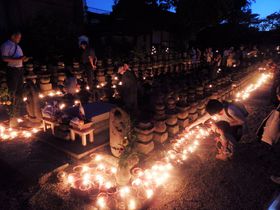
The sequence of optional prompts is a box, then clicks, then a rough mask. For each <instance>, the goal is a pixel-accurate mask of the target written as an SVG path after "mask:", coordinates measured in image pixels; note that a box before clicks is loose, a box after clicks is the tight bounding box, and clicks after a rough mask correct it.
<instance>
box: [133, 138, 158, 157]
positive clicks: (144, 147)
mask: <svg viewBox="0 0 280 210" xmlns="http://www.w3.org/2000/svg"><path fill="white" fill-rule="evenodd" d="M154 146H155V144H154V142H153V141H152V142H150V143H148V144H141V143H138V142H137V143H136V144H135V150H136V151H137V152H139V153H142V154H145V155H147V154H149V153H150V152H152V151H153V150H154Z"/></svg>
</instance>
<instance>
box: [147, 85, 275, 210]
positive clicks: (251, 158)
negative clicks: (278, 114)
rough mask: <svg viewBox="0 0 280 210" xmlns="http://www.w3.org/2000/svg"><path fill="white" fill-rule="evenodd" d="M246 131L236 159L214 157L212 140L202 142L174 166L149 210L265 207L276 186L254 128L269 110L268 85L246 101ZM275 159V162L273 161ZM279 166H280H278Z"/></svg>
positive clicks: (265, 149)
mask: <svg viewBox="0 0 280 210" xmlns="http://www.w3.org/2000/svg"><path fill="white" fill-rule="evenodd" d="M246 105H247V107H248V110H249V111H250V113H251V114H250V117H249V127H250V133H249V134H248V135H246V136H244V137H243V139H242V141H241V143H240V144H239V146H238V152H237V155H236V158H235V159H234V160H232V161H230V162H221V161H217V160H215V146H214V142H211V141H208V142H205V143H204V144H203V145H202V146H201V147H200V149H199V150H198V151H197V152H196V155H195V156H194V157H193V158H192V159H191V160H189V162H187V163H186V164H185V165H184V166H182V167H181V169H177V171H176V174H174V177H172V178H171V179H170V180H171V181H170V182H169V183H168V185H167V186H166V187H165V188H166V189H164V190H163V191H162V193H161V194H160V195H159V196H157V197H156V198H155V200H154V202H153V204H152V206H151V207H150V209H165V210H167V209H211V210H213V209H218V210H223V209H227V210H229V209H232V210H236V209H247V210H249V209H252V210H257V209H265V208H266V207H268V205H269V204H270V202H271V201H272V199H273V196H274V195H275V193H276V191H277V188H278V186H277V185H275V184H274V183H272V182H271V181H270V179H269V177H270V175H271V174H272V173H273V172H274V171H275V165H273V164H271V161H272V162H274V163H275V161H277V162H279V159H278V160H277V159H276V160H275V159H272V158H274V156H273V157H272V155H271V154H272V153H271V152H269V153H267V147H265V146H264V145H262V144H260V143H258V142H257V141H256V136H255V131H256V130H257V128H258V126H259V124H260V123H261V121H262V120H263V119H264V117H265V116H266V115H267V114H268V113H269V112H270V110H271V109H272V106H271V105H270V85H266V86H264V87H263V88H262V89H261V90H259V91H257V93H255V94H254V95H252V96H251V98H250V99H249V100H248V101H247V102H246ZM274 160H275V161H274ZM278 169H280V166H279V168H278Z"/></svg>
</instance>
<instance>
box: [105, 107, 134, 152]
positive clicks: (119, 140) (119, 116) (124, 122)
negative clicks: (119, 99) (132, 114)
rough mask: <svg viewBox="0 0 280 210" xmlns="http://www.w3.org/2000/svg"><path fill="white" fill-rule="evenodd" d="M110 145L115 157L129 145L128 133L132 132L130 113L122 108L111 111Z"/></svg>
mask: <svg viewBox="0 0 280 210" xmlns="http://www.w3.org/2000/svg"><path fill="white" fill-rule="evenodd" d="M109 126H110V127H109V129H110V147H111V152H112V154H113V155H114V156H115V157H120V156H121V154H122V152H123V151H124V148H125V146H126V145H127V143H128V142H127V135H128V134H129V132H130V129H131V127H130V118H129V115H128V114H127V113H126V112H125V111H123V110H122V109H120V108H114V109H112V110H111V112H110V125H109Z"/></svg>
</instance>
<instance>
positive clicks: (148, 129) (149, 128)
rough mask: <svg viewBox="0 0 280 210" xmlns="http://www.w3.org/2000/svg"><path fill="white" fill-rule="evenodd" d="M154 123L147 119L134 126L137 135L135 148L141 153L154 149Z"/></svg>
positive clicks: (147, 152)
mask: <svg viewBox="0 0 280 210" xmlns="http://www.w3.org/2000/svg"><path fill="white" fill-rule="evenodd" d="M153 132H154V125H153V123H151V122H149V121H141V122H139V123H138V124H137V126H136V127H135V133H136V137H137V141H136V145H135V150H136V151H137V152H139V153H142V154H149V153H150V152H151V151H153V150H154V141H153V137H154V134H153Z"/></svg>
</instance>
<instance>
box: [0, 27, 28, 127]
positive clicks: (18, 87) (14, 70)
mask: <svg viewBox="0 0 280 210" xmlns="http://www.w3.org/2000/svg"><path fill="white" fill-rule="evenodd" d="M21 38H22V36H21V33H20V32H13V33H12V34H11V37H10V39H9V40H7V41H6V42H4V43H3V44H2V45H1V47H0V49H1V58H2V61H4V62H5V63H6V64H7V74H6V76H7V85H8V91H9V94H10V96H11V99H12V105H13V115H14V117H17V115H19V111H20V108H19V104H20V102H21V100H22V99H21V98H22V97H21V95H22V89H23V75H24V70H23V63H24V62H27V61H28V60H29V59H30V58H28V57H26V56H24V54H23V51H22V49H21V47H20V46H19V43H20V41H21ZM11 120H12V119H11ZM11 124H12V125H13V126H14V125H15V124H16V123H11Z"/></svg>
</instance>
